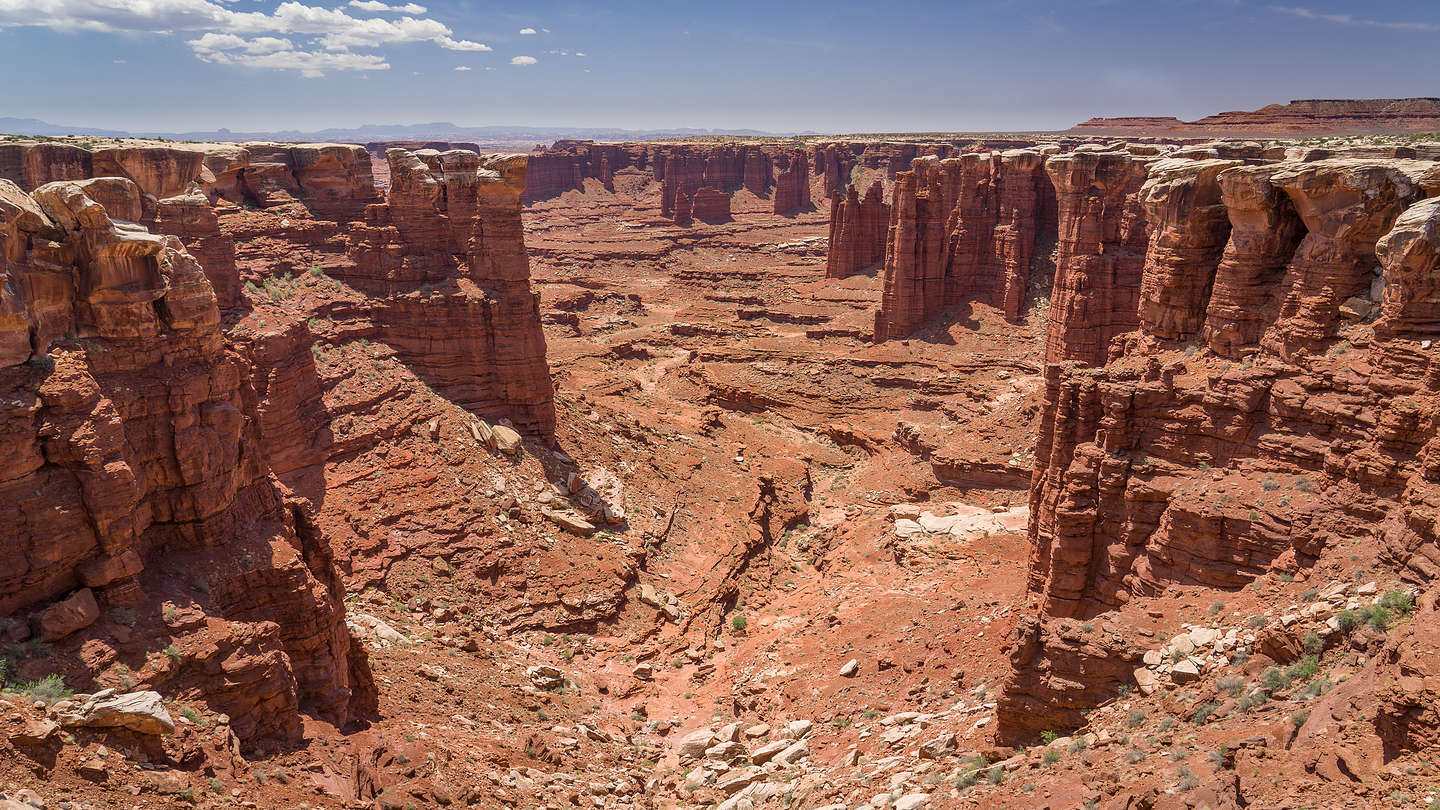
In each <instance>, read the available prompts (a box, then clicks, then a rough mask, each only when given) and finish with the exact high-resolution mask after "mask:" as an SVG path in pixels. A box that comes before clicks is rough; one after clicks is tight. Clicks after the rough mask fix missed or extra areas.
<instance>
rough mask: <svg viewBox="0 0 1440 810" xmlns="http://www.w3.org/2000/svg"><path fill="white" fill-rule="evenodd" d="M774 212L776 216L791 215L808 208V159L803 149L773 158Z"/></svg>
mask: <svg viewBox="0 0 1440 810" xmlns="http://www.w3.org/2000/svg"><path fill="white" fill-rule="evenodd" d="M775 167H776V168H777V169H778V170H779V171H778V172H777V173H776V175H775V197H774V203H775V205H774V211H775V213H777V214H793V213H795V212H796V211H803V210H806V209H808V208H810V206H811V205H813V203H812V202H811V200H810V169H809V158H807V157H806V156H805V151H804V150H803V149H796V150H794V151H792V152H790V153H788V154H781V155H778V156H776V158H775Z"/></svg>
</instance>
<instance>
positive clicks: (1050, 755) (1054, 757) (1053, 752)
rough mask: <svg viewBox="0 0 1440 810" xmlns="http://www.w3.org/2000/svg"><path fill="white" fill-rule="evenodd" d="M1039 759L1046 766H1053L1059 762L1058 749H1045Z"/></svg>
mask: <svg viewBox="0 0 1440 810" xmlns="http://www.w3.org/2000/svg"><path fill="white" fill-rule="evenodd" d="M1040 759H1041V760H1042V761H1043V762H1044V763H1045V764H1046V765H1054V764H1055V763H1057V762H1059V761H1060V749H1058V748H1046V749H1045V753H1043V754H1041V755H1040Z"/></svg>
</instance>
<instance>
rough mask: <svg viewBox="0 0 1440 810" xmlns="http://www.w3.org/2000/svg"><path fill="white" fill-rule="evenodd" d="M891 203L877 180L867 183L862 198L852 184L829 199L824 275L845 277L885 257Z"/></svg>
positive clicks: (882, 185)
mask: <svg viewBox="0 0 1440 810" xmlns="http://www.w3.org/2000/svg"><path fill="white" fill-rule="evenodd" d="M889 223H890V206H889V205H886V203H885V186H884V183H883V182H881V181H880V180H876V181H875V182H874V183H872V184H871V185H870V190H869V191H866V192H865V198H864V199H863V200H862V199H861V198H860V191H859V189H857V188H855V186H853V185H852V186H849V187H847V188H846V191H845V196H844V197H838V196H837V197H834V198H832V199H831V200H830V252H829V253H828V254H827V256H826V258H825V277H826V278H845V277H846V276H850V275H853V274H855V273H857V272H859V271H861V270H863V269H865V268H867V267H870V266H872V265H874V264H876V263H877V262H881V261H883V260H884V259H885V235H886V233H887V232H888V230H889Z"/></svg>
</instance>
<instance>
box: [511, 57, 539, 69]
mask: <svg viewBox="0 0 1440 810" xmlns="http://www.w3.org/2000/svg"><path fill="white" fill-rule="evenodd" d="M538 61H540V60H539V59H536V58H535V57H533V56H516V57H513V58H512V59H511V60H510V64H512V65H520V66H522V67H523V66H525V65H533V64H535V63H536V62H538Z"/></svg>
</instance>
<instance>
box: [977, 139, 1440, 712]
mask: <svg viewBox="0 0 1440 810" xmlns="http://www.w3.org/2000/svg"><path fill="white" fill-rule="evenodd" d="M1196 157H1197V158H1199V159H1178V160H1177V159H1173V158H1166V159H1161V160H1150V159H1147V158H1136V157H1134V156H1131V155H1128V154H1124V153H1108V154H1091V155H1083V154H1076V155H1074V156H1073V157H1068V158H1067V157H1066V156H1059V157H1056V158H1052V159H1051V161H1050V174H1051V177H1052V178H1053V179H1054V181H1055V186H1056V189H1057V191H1058V196H1059V202H1060V234H1061V249H1060V259H1059V267H1058V269H1057V281H1056V296H1055V303H1054V304H1052V307H1051V310H1050V328H1049V331H1048V337H1049V341H1048V343H1047V360H1048V361H1049V364H1048V365H1047V368H1046V385H1047V387H1046V393H1045V404H1044V410H1043V415H1042V423H1041V428H1040V435H1039V439H1038V442H1037V446H1036V459H1037V461H1036V469H1035V473H1034V477H1033V480H1032V485H1031V493H1030V502H1031V516H1032V518H1031V524H1030V535H1031V539H1032V542H1033V549H1032V557H1031V562H1030V581H1029V586H1030V589H1031V591H1032V592H1033V593H1034V594H1035V595H1036V596H1037V597H1038V599H1039V604H1040V608H1041V611H1042V613H1043V614H1044V615H1045V616H1049V617H1057V616H1059V617H1082V618H1084V617H1091V616H1097V615H1100V614H1103V613H1105V612H1106V611H1110V610H1113V609H1117V608H1120V607H1123V606H1124V605H1125V604H1127V603H1128V602H1130V601H1131V600H1133V599H1135V598H1138V597H1146V596H1154V595H1158V594H1160V593H1161V592H1163V591H1164V590H1165V589H1166V588H1167V587H1168V586H1170V585H1200V586H1205V587H1210V588H1220V589H1229V588H1239V587H1241V586H1243V585H1245V584H1247V583H1249V582H1250V581H1251V580H1253V579H1254V578H1256V577H1257V576H1259V575H1261V574H1263V573H1265V572H1266V571H1267V570H1270V569H1272V568H1280V569H1282V570H1286V571H1295V570H1297V569H1300V568H1304V567H1308V566H1309V565H1311V564H1312V563H1313V562H1314V561H1315V560H1317V559H1318V558H1319V556H1320V554H1321V553H1322V552H1323V551H1324V550H1325V549H1326V548H1328V547H1331V546H1333V545H1334V544H1335V543H1337V542H1339V541H1341V540H1343V539H1346V538H1365V539H1366V540H1367V541H1368V542H1371V543H1374V544H1376V545H1377V546H1378V547H1379V548H1381V549H1382V555H1383V556H1384V557H1385V558H1386V559H1388V560H1389V561H1391V562H1392V563H1394V564H1395V565H1397V566H1399V567H1401V568H1402V570H1408V571H1409V572H1410V573H1411V575H1413V576H1414V577H1416V578H1417V579H1429V578H1432V577H1433V576H1434V575H1435V574H1436V573H1440V552H1437V551H1436V548H1437V546H1436V539H1437V533H1436V528H1437V527H1436V526H1435V525H1434V521H1433V520H1432V519H1431V518H1430V517H1429V516H1430V515H1431V514H1432V510H1433V506H1432V504H1433V503H1435V499H1436V497H1437V496H1436V481H1437V477H1440V474H1437V470H1436V469H1435V466H1434V464H1433V463H1432V456H1433V455H1434V452H1435V448H1434V447H1433V445H1434V435H1435V427H1436V425H1437V424H1440V404H1437V403H1440V397H1437V395H1440V377H1437V375H1436V374H1435V372H1434V362H1435V358H1434V357H1433V356H1432V355H1433V350H1432V346H1431V343H1432V340H1434V339H1435V338H1436V337H1437V332H1440V324H1437V323H1436V322H1435V320H1434V318H1433V314H1434V313H1433V309H1432V307H1433V301H1432V300H1431V299H1433V298H1434V295H1433V292H1434V291H1433V290H1432V289H1431V285H1429V284H1426V283H1423V282H1422V283H1419V284H1417V283H1416V280H1417V279H1418V278H1419V275H1417V274H1419V273H1420V270H1421V268H1425V271H1424V272H1425V273H1428V274H1429V275H1431V276H1433V275H1434V274H1435V273H1436V271H1437V270H1440V265H1437V257H1440V252H1437V243H1436V235H1437V233H1440V219H1437V216H1440V207H1437V201H1436V200H1424V199H1423V198H1424V197H1426V196H1427V195H1430V196H1434V195H1436V194H1440V164H1437V163H1435V162H1430V161H1417V160H1409V159H1404V158H1394V157H1390V158H1373V157H1361V158H1356V157H1349V158H1327V159H1319V160H1314V161H1305V160H1285V161H1280V162H1274V161H1271V160H1268V159H1267V158H1265V157H1261V155H1260V153H1259V151H1258V150H1253V151H1252V152H1251V153H1250V155H1249V156H1248V157H1246V158H1244V159H1239V160H1237V159H1216V158H1215V157H1214V156H1213V153H1212V155H1210V156H1208V157H1207V156H1205V155H1197V156H1196ZM1047 633H1049V631H1048V630H1047V631H1044V632H1041V631H1036V633H1034V634H1032V635H1033V637H1034V639H1040V638H1042V637H1048V636H1047V635H1046V634H1047ZM1058 643H1059V642H1057V644H1058ZM1062 646H1063V645H1062ZM1021 647H1024V648H1025V649H1028V650H1029V652H1024V651H1023V650H1022V649H1021V648H1020V647H1017V651H1016V653H1015V663H1016V670H1015V675H1014V676H1013V677H1012V679H1011V682H1010V683H1009V685H1008V686H1007V692H1006V697H1005V698H1004V699H1003V700H1002V703H1001V708H1000V720H1001V723H1002V728H1005V727H1008V728H1010V729H1012V730H1013V731H1014V732H1015V733H1016V734H1019V735H1022V736H1023V734H1024V733H1033V732H1034V731H1035V730H1036V729H1038V728H1040V727H1041V726H1035V725H1034V722H1037V721H1036V720H1034V718H1033V717H1032V718H1031V719H1026V716H1027V713H1029V714H1032V715H1033V711H1031V709H1030V708H1026V707H1032V708H1033V706H1035V705H1038V703H1044V702H1047V701H1048V702H1054V703H1055V704H1056V705H1060V704H1066V703H1067V701H1068V700H1069V698H1068V697H1066V696H1065V695H1066V694H1068V692H1067V690H1068V689H1070V687H1068V686H1066V683H1067V682H1068V681H1067V679H1072V680H1084V678H1081V677H1079V672H1080V671H1081V670H1083V669H1084V668H1085V667H1087V666H1090V667H1092V668H1093V667H1094V666H1097V665H1098V664H1096V663H1095V662H1089V663H1087V662H1085V661H1084V660H1082V659H1083V656H1080V657H1078V658H1075V660H1074V661H1072V664H1073V666H1071V667H1070V668H1069V669H1066V666H1067V665H1060V664H1056V661H1061V660H1064V659H1065V655H1063V654H1061V652H1062V651H1061V650H1060V649H1059V648H1058V647H1053V645H1052V647H1047V646H1046V644H1044V643H1041V642H1039V641H1035V640H1033V639H1032V641H1031V642H1030V643H1029V646H1028V647H1025V645H1021ZM1122 669H1123V668H1122ZM1107 679H1108V680H1109V681H1110V687H1111V688H1113V687H1115V686H1118V685H1119V684H1121V683H1126V682H1128V677H1127V676H1126V674H1125V673H1124V672H1119V671H1117V672H1112V673H1111V675H1110V676H1107ZM1087 688H1093V683H1092V684H1091V685H1090V686H1089V687H1087ZM1071 697H1073V695H1071ZM1037 701H1038V703H1037ZM1082 702H1083V701H1082ZM1077 706H1078V704H1077ZM1067 712H1068V713H1067ZM1077 717H1078V715H1076V714H1074V713H1073V712H1069V710H1066V711H1061V712H1058V713H1056V714H1053V715H1051V716H1050V717H1049V718H1048V719H1043V720H1041V721H1038V722H1051V723H1053V724H1056V725H1063V723H1064V722H1075V721H1076V720H1077ZM1056 721H1062V722H1056Z"/></svg>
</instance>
